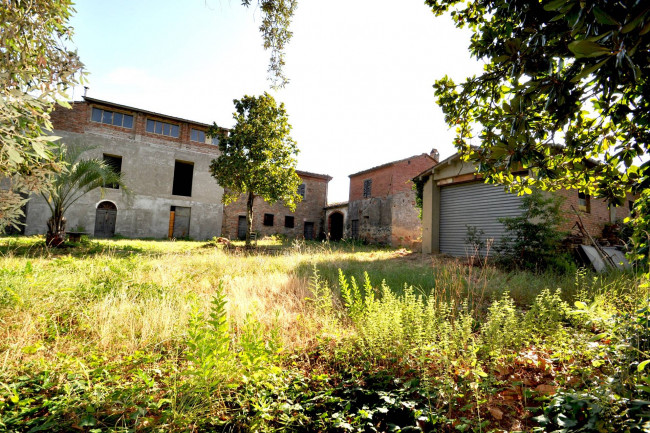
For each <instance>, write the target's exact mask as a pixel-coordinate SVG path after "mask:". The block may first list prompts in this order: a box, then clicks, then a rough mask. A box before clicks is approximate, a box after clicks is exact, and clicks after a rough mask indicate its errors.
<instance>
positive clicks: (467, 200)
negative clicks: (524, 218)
mask: <svg viewBox="0 0 650 433" xmlns="http://www.w3.org/2000/svg"><path fill="white" fill-rule="evenodd" d="M520 205H521V197H519V196H517V195H515V194H508V193H506V192H505V191H504V190H503V187H502V186H498V185H490V184H486V183H465V184H460V185H450V186H443V187H441V188H440V252H442V253H445V254H450V255H452V256H456V257H461V256H466V255H467V254H468V253H470V252H469V251H468V247H467V245H466V244H465V238H466V237H467V225H469V226H475V227H478V228H480V229H482V230H483V231H484V232H485V235H484V238H485V239H494V244H497V243H498V242H499V240H500V239H501V238H502V237H503V235H504V228H503V224H501V223H500V222H499V221H498V218H503V217H513V216H518V215H520V214H521V209H520V208H519V206H520ZM494 244H493V245H494ZM482 253H483V254H485V251H483V252H482Z"/></svg>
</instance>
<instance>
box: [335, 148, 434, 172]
mask: <svg viewBox="0 0 650 433" xmlns="http://www.w3.org/2000/svg"><path fill="white" fill-rule="evenodd" d="M419 156H428V157H429V158H431V160H432V161H435V159H433V157H431V155H429V154H427V153H421V154H419V155H412V156H409V157H408V158H404V159H400V160H397V161H391V162H387V163H385V164H382V165H378V166H376V167H372V168H368V169H366V170H361V171H359V172H356V173H353V174H351V175H349V176H348V177H353V176H359V175H360V174H365V173H370V172H371V171H375V170H378V169H380V168H385V167H390V166H391V165H395V164H398V163H400V162H404V161H408V160H409V159H413V158H417V157H419Z"/></svg>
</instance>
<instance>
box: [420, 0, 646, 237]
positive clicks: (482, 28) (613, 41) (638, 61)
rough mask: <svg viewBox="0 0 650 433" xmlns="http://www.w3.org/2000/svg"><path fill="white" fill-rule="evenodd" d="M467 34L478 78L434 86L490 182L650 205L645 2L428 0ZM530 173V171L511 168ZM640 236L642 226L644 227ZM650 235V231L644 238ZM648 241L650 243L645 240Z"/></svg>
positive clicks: (461, 144)
mask: <svg viewBox="0 0 650 433" xmlns="http://www.w3.org/2000/svg"><path fill="white" fill-rule="evenodd" d="M426 4H427V5H429V6H430V7H431V8H432V10H433V11H434V13H436V14H437V15H440V14H443V13H447V12H449V13H450V14H451V16H452V17H453V19H454V21H455V23H456V26H457V27H468V28H469V29H470V30H471V31H472V32H473V35H472V38H471V44H470V47H469V50H470V52H471V54H472V55H473V56H474V57H476V58H477V59H481V60H482V61H484V62H485V63H486V64H485V71H484V73H483V74H482V75H479V76H474V77H471V78H468V79H467V80H466V81H465V82H464V83H462V84H460V85H458V86H457V85H456V83H454V82H453V81H452V80H451V79H450V78H448V77H444V78H442V79H440V80H438V81H437V82H436V83H435V85H434V88H435V91H436V96H437V102H438V104H439V105H440V106H441V107H442V109H443V112H444V114H445V119H446V121H447V123H448V124H449V125H450V126H455V127H456V131H457V134H456V138H455V145H456V147H457V148H458V149H459V151H461V152H462V153H463V154H464V156H465V157H466V158H468V159H471V160H473V161H475V162H477V163H478V167H479V168H478V169H479V172H480V173H482V174H483V175H485V176H486V178H487V179H488V180H489V181H493V182H499V183H504V184H507V185H510V186H511V187H513V188H514V189H516V190H519V191H526V192H528V191H529V190H530V188H531V186H533V185H536V186H540V187H542V188H544V189H549V190H553V189H557V188H566V187H568V188H577V189H580V190H582V191H584V192H586V193H590V194H592V195H594V196H596V197H602V198H604V199H608V200H610V202H611V203H613V204H615V205H621V204H623V202H624V200H625V198H626V194H628V193H630V192H634V193H641V194H642V197H641V199H639V200H637V202H636V219H635V224H636V225H637V228H638V229H639V230H641V231H642V230H644V227H645V230H647V224H648V222H647V221H645V220H644V218H645V215H647V210H648V202H649V201H650V197H649V189H650V162H649V161H648V158H647V154H648V150H649V143H650V98H649V96H650V80H649V77H650V8H649V7H648V4H647V2H646V1H643V0H627V1H620V2H609V1H606V0H594V1H589V2H584V1H579V0H552V1H541V2H540V1H538V0H477V1H460V0H452V1H442V0H426ZM520 167H523V168H527V169H529V170H530V172H531V173H532V176H531V177H528V178H518V177H517V176H515V175H513V173H512V171H513V169H516V168H520ZM639 233H641V232H639ZM645 238H646V239H647V236H646V237H645ZM646 247H647V241H646Z"/></svg>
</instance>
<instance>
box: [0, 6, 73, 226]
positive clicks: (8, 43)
mask: <svg viewBox="0 0 650 433" xmlns="http://www.w3.org/2000/svg"><path fill="white" fill-rule="evenodd" d="M72 12H73V9H72V1H71V0H37V1H29V2H27V1H18V0H5V1H3V2H2V6H1V7H0V23H2V25H1V26H2V31H0V47H2V49H0V178H4V179H5V182H6V183H7V184H6V186H7V188H0V231H2V230H3V229H4V227H6V226H8V225H15V224H16V223H17V221H18V219H19V217H20V216H21V215H22V212H21V210H20V208H21V206H22V205H23V204H24V203H25V201H26V199H25V198H24V197H25V196H26V195H28V194H29V193H30V192H36V191H41V190H43V188H44V186H45V185H46V183H47V180H48V178H49V176H48V175H49V174H50V173H53V172H57V171H60V170H61V168H62V165H61V163H62V161H60V160H58V159H57V158H56V149H57V146H56V144H55V143H54V140H56V137H52V136H48V135H46V132H45V131H46V130H51V129H52V124H51V122H50V116H49V115H50V113H51V111H52V110H53V109H54V105H55V103H56V102H57V101H58V102H59V104H61V105H65V106H67V102H65V99H67V96H66V95H65V92H66V90H67V89H68V88H70V87H71V86H73V85H74V84H76V83H77V82H78V80H77V78H76V74H77V72H78V71H79V70H80V68H81V67H82V64H81V62H80V61H79V58H78V57H77V54H76V53H75V52H73V51H71V50H69V49H68V48H67V46H66V43H67V42H68V41H69V38H70V36H71V34H72V29H71V28H70V27H69V26H68V24H67V22H68V19H69V18H70V15H71V14H72Z"/></svg>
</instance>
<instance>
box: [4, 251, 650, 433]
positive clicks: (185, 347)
mask: <svg viewBox="0 0 650 433" xmlns="http://www.w3.org/2000/svg"><path fill="white" fill-rule="evenodd" d="M112 244H113V243H111V242H109V241H103V242H102V243H98V245H106V246H109V247H110V246H111V245H112ZM118 245H122V248H124V246H127V245H128V246H130V247H131V248H132V249H130V250H124V252H123V253H119V251H118V250H115V249H112V250H109V251H101V250H99V251H96V252H94V253H91V254H97V256H96V257H95V258H93V257H92V256H90V257H89V254H88V252H87V253H86V254H85V255H86V256H87V257H86V258H83V259H82V258H72V257H70V256H68V255H65V254H62V253H61V252H60V251H58V250H57V251H55V252H54V254H53V255H52V256H49V257H47V256H45V257H43V258H39V257H38V256H35V255H34V249H28V250H25V252H24V253H23V256H12V254H9V253H7V252H5V256H4V257H3V258H2V267H0V279H1V281H0V282H1V284H0V287H2V288H3V290H4V288H5V287H8V288H10V289H12V290H13V295H11V294H8V292H7V293H3V294H2V295H1V296H0V298H1V301H2V302H0V314H1V317H2V320H3V322H4V323H5V324H7V325H8V327H5V328H4V330H3V331H2V332H5V333H6V334H3V335H4V336H5V337H6V338H2V339H0V341H3V343H0V344H1V346H0V355H1V356H0V359H3V360H4V361H3V364H1V366H2V369H1V370H0V383H2V385H0V430H2V429H5V430H9V431H29V430H30V429H39V428H41V429H45V430H47V431H69V430H72V429H79V430H86V431H96V432H99V431H129V430H130V431H133V430H138V431H187V430H195V431H215V430H216V431H305V432H307V431H337V432H339V431H340V432H344V431H359V432H365V431H368V432H371V431H382V432H383V431H495V429H499V430H500V431H502V430H525V431H530V430H532V429H534V428H540V429H541V430H542V431H554V430H559V431H579V429H583V431H584V430H588V429H590V428H600V429H601V431H642V429H643V428H646V427H644V423H646V421H647V418H645V417H646V416H647V415H649V414H648V412H649V411H648V403H647V400H648V398H649V397H650V396H649V395H648V390H649V389H650V388H648V386H649V385H650V384H649V383H648V382H649V381H650V379H649V378H648V369H647V367H646V364H645V360H647V359H650V356H649V354H648V351H649V350H650V347H649V345H650V343H649V341H650V328H649V322H648V319H649V318H650V315H649V313H648V308H647V307H648V305H647V301H646V300H645V299H647V296H648V290H647V287H642V286H641V285H640V284H639V283H642V282H643V281H640V280H637V279H635V278H633V277H631V276H629V275H624V274H621V275H619V276H618V278H616V279H612V280H609V282H608V283H607V284H605V285H603V284H596V283H597V281H599V280H594V279H592V278H591V276H590V275H589V274H587V273H585V272H580V273H578V274H577V275H576V277H575V287H574V288H573V290H574V293H575V295H572V296H570V297H568V298H567V297H566V295H565V294H563V293H562V291H560V290H556V289H551V288H548V289H546V290H541V291H540V292H539V293H537V295H536V296H535V297H533V298H532V300H531V301H530V302H528V301H526V302H525V303H524V304H521V303H518V302H517V301H516V300H515V299H513V298H512V297H511V296H510V294H509V293H501V294H494V295H491V296H490V297H491V298H492V299H490V300H489V301H488V302H485V301H484V299H485V298H482V297H481V296H479V295H478V294H477V293H473V291H474V290H476V289H477V288H479V286H474V288H473V289H471V290H472V292H455V293H450V292H449V286H447V285H445V284H442V282H443V280H439V282H438V283H437V284H436V286H434V287H433V288H432V290H431V291H427V292H424V291H420V290H418V289H416V288H414V287H412V286H410V285H407V286H405V287H402V288H399V287H389V286H388V284H386V283H383V284H382V283H381V282H379V283H373V281H374V279H373V276H372V274H366V275H362V276H361V277H360V278H356V277H353V276H352V275H351V274H352V273H354V271H345V272H344V271H339V272H338V275H337V276H336V278H333V279H331V278H324V277H323V276H321V275H320V271H318V270H317V271H313V265H316V267H317V269H319V265H318V260H325V261H331V262H333V264H335V265H338V267H346V268H348V266H349V265H346V263H345V261H343V260H342V257H343V256H342V255H341V254H342V252H336V251H330V252H323V251H321V252H319V253H316V251H317V250H316V249H314V250H311V251H308V252H301V253H296V252H295V251H294V252H292V251H291V250H281V251H280V253H281V254H280V255H269V256H259V255H254V254H235V253H225V252H222V251H219V250H215V249H214V246H210V248H209V249H206V248H196V243H194V244H193V243H190V242H176V243H163V242H149V243H146V242H136V241H119V242H117V243H115V245H114V246H113V248H115V247H116V246H118ZM154 247H155V248H156V249H154ZM165 247H167V248H170V249H172V248H173V249H174V252H173V253H171V252H166V251H165ZM300 248H301V249H304V248H306V247H305V246H300ZM71 251H74V250H71ZM118 253H119V254H118ZM389 253H390V252H389ZM230 254H232V255H230ZM366 254H367V257H368V258H369V259H370V260H369V261H368V262H366V265H365V266H368V267H370V266H371V265H372V260H377V258H378V257H384V256H382V252H381V251H372V250H368V251H367V252H365V253H364V252H357V253H356V255H355V256H353V257H364V256H365V255H366ZM372 255H374V259H373V258H372V257H373V256H372ZM346 260H348V261H352V260H353V259H352V258H348V259H346ZM303 261H304V262H303ZM303 265H310V266H309V268H310V269H311V270H310V271H309V272H310V273H311V278H310V279H309V283H308V284H309V289H310V293H308V292H296V298H294V299H295V301H296V302H297V301H298V300H299V301H300V303H299V304H296V308H297V309H298V310H297V311H299V313H298V315H296V316H293V319H289V316H287V315H286V312H282V311H279V310H277V311H275V313H273V314H271V315H270V317H266V318H264V317H263V316H262V314H263V313H264V311H265V308H260V307H263V305H264V304H262V305H260V306H259V307H258V308H252V309H251V310H249V311H248V312H239V313H238V310H237V309H238V308H239V307H240V306H241V304H243V303H245V302H246V300H247V299H249V298H251V297H253V296H254V295H255V292H252V291H251V286H250V284H260V286H259V291H260V293H267V294H270V297H271V298H274V299H277V298H281V297H286V296H287V295H288V290H290V289H289V287H287V286H286V282H282V283H280V284H281V285H282V284H285V286H284V288H283V289H281V290H277V291H276V290H275V289H273V288H272V287H271V286H269V285H268V284H269V282H273V281H275V280H276V278H277V277H278V275H280V274H282V273H283V272H287V273H288V274H291V273H293V272H296V270H298V269H301V268H302V266H303ZM283 266H286V268H285V269H284V270H282V271H281V272H280V274H278V272H277V270H278V269H281V268H282V267H283ZM362 266H363V265H362ZM381 266H382V267H383V268H386V267H388V268H389V269H390V270H391V271H397V270H398V269H399V268H400V267H404V266H405V262H404V261H398V262H396V263H391V262H390V261H384V262H382V263H381ZM439 266H443V265H442V264H440V265H439ZM444 266H445V267H446V270H445V271H444V272H447V273H449V272H461V271H462V270H464V268H463V267H460V268H455V267H454V266H455V265H454V264H453V263H450V264H447V265H444ZM320 269H322V271H323V273H324V274H329V271H328V268H327V267H321V268H320ZM350 269H351V268H350ZM209 272H212V274H210V273H209ZM373 272H375V271H373ZM377 272H379V271H377ZM247 274H252V275H253V278H252V279H250V280H248V279H244V278H245V276H246V275H247ZM464 275H465V276H468V274H464ZM57 276H60V279H59V278H58V277H57ZM475 277H476V276H472V278H475ZM447 278H448V277H447ZM534 278H540V277H539V276H532V275H530V274H528V276H527V280H528V283H531V280H533V279H534ZM600 278H601V277H598V279H600ZM277 281H285V280H283V279H280V280H277ZM299 281H300V282H299V283H298V285H302V284H306V282H305V280H299ZM453 281H455V282H456V283H459V284H460V282H461V281H462V280H461V279H458V280H453ZM514 282H515V279H514V276H512V277H511V284H512V285H513V287H514V284H515V283H514ZM296 289H298V287H296ZM563 289H564V291H569V289H570V288H569V287H565V288H563ZM292 290H293V289H292ZM27 294H31V298H30V297H27V296H26V295H27ZM450 295H451V296H450ZM305 297H307V298H309V299H308V300H307V301H305V300H304V299H305ZM285 299H286V298H285ZM259 302H267V300H265V299H261V298H259ZM285 302H288V300H286V301H285ZM291 302H294V301H291ZM269 306H270V305H269ZM266 308H269V307H266ZM270 309H271V310H273V307H271V308H270ZM41 311H46V312H48V313H46V314H39V313H40V312H41ZM23 315H24V316H25V317H26V318H27V319H28V321H22V322H21V321H18V320H17V319H18V318H19V317H21V316H23ZM280 315H283V316H282V317H283V319H279V317H280ZM104 316H106V317H104ZM287 320H290V322H289V323H287V325H288V327H289V329H290V330H287V328H286V327H283V326H284V324H285V323H283V322H284V321H287ZM167 321H172V322H168V323H167ZM159 322H165V323H167V324H166V325H165V326H164V327H162V326H161V325H162V323H159ZM27 323H33V325H32V326H36V327H37V334H36V335H37V336H38V338H39V339H38V340H36V341H34V340H30V341H31V343H30V344H25V343H23V344H22V345H18V346H14V345H15V344H17V343H20V341H23V340H20V339H16V337H17V336H18V335H20V333H22V332H24V331H23V330H21V329H18V327H17V325H18V326H24V325H23V324H27ZM105 326H112V327H111V328H110V329H109V330H108V331H107V333H106V334H105V335H104V336H103V337H102V338H99V339H98V338H96V337H95V335H96V334H97V330H98V328H102V327H105ZM151 329H153V330H154V334H152V333H151V332H150V330H151ZM167 329H169V330H171V332H170V333H168V334H165V332H167V331H166V330H167ZM287 332H291V333H293V334H292V335H294V337H295V336H297V335H299V334H302V333H304V334H305V335H308V336H309V339H307V340H299V341H300V342H299V343H298V342H294V343H292V342H290V341H288V340H287V339H286V337H287V335H286V333H287ZM131 334H132V335H131ZM156 334H158V335H159V336H160V337H157V335H156ZM104 338H108V340H106V341H104ZM130 339H135V340H139V339H142V341H143V342H144V343H142V344H141V345H140V346H135V347H138V348H136V349H135V350H131V349H128V347H130V346H127V345H128V344H130V343H129V341H130ZM24 341H27V340H24ZM296 341H298V340H296ZM16 350H18V351H19V352H20V354H18V356H19V358H18V359H16V361H17V362H7V359H14V357H15V356H17V354H16V352H15V351H16ZM594 426H595V427H594ZM563 429H564V430H563ZM34 431H36V430H34Z"/></svg>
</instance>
